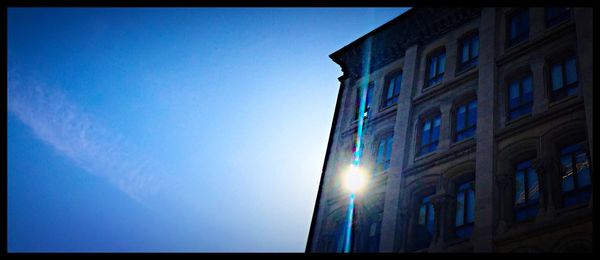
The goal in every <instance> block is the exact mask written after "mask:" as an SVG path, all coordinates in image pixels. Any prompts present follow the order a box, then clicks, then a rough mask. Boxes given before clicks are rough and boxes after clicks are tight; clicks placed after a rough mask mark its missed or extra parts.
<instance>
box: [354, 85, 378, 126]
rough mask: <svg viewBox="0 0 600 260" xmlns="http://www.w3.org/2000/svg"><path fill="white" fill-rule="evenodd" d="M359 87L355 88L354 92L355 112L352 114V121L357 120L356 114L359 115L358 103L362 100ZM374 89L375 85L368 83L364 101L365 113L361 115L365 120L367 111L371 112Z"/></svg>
mask: <svg viewBox="0 0 600 260" xmlns="http://www.w3.org/2000/svg"><path fill="white" fill-rule="evenodd" d="M360 89H361V88H360V87H359V88H357V90H356V101H355V103H354V104H355V107H356V112H355V113H354V120H358V114H359V113H360V102H361V100H362V95H361V94H362V93H361V91H360ZM374 89H375V83H374V82H371V83H369V86H368V87H367V99H366V101H365V112H364V114H363V117H364V118H367V116H368V114H369V111H370V110H371V101H372V98H373V90H374Z"/></svg>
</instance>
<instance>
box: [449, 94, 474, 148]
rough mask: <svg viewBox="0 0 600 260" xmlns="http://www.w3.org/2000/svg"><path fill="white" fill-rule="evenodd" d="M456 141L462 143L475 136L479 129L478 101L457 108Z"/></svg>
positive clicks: (471, 101)
mask: <svg viewBox="0 0 600 260" xmlns="http://www.w3.org/2000/svg"><path fill="white" fill-rule="evenodd" d="M455 122H456V124H455V126H456V128H455V133H454V134H455V135H454V141H457V142H458V141H461V140H464V139H467V138H469V137H472V136H474V135H475V128H476V127H477V99H472V100H470V101H468V102H465V103H463V104H460V105H459V106H458V107H457V108H456V118H455Z"/></svg>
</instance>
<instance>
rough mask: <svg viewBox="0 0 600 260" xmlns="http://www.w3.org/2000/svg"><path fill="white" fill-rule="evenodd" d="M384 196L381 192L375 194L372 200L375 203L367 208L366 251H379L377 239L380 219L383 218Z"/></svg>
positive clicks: (379, 230)
mask: <svg viewBox="0 0 600 260" xmlns="http://www.w3.org/2000/svg"><path fill="white" fill-rule="evenodd" d="M384 199H385V196H384V195H383V193H379V194H377V195H376V198H375V199H374V200H373V202H374V204H375V205H370V207H369V208H368V210H369V216H368V217H367V226H366V227H367V230H366V232H367V234H366V239H367V243H366V252H377V251H379V240H380V237H381V220H382V219H383V203H384Z"/></svg>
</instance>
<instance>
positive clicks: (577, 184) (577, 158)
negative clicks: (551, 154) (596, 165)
mask: <svg viewBox="0 0 600 260" xmlns="http://www.w3.org/2000/svg"><path fill="white" fill-rule="evenodd" d="M588 157H589V156H588V154H587V152H586V151H585V150H584V149H583V145H581V144H573V145H568V146H565V147H563V148H561V149H560V163H561V165H562V171H561V173H562V174H561V187H562V197H563V206H564V207H569V206H574V205H579V204H585V203H587V202H588V201H589V200H590V196H591V193H592V180H591V171H590V161H589V158H588Z"/></svg>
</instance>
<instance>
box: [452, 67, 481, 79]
mask: <svg viewBox="0 0 600 260" xmlns="http://www.w3.org/2000/svg"><path fill="white" fill-rule="evenodd" d="M476 68H477V64H472V65H469V66H465V67H462V68H459V69H458V70H457V71H456V73H455V74H454V75H455V77H458V76H460V75H463V74H467V73H469V72H470V71H472V70H475V69H476Z"/></svg>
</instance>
